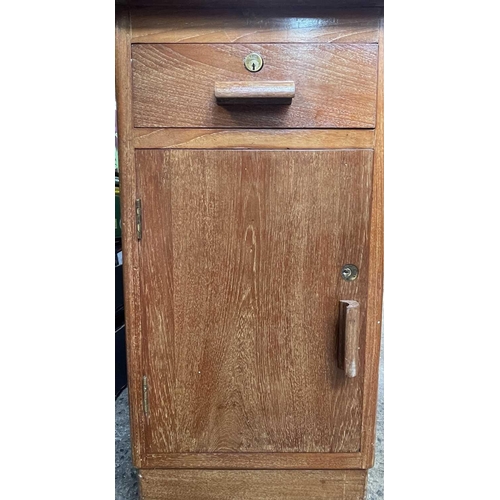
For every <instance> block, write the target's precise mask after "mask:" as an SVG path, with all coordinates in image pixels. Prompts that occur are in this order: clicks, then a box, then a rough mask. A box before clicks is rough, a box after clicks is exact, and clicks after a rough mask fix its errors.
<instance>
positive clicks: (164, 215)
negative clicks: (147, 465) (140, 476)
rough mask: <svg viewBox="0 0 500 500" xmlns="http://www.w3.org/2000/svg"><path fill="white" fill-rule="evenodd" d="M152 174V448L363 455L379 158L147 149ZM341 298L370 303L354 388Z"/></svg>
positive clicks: (146, 223)
mask: <svg viewBox="0 0 500 500" xmlns="http://www.w3.org/2000/svg"><path fill="white" fill-rule="evenodd" d="M136 169H137V181H138V193H139V197H140V198H141V200H142V239H141V240H140V242H139V247H140V250H139V254H140V269H139V272H140V276H141V304H142V320H141V322H142V336H143V365H144V375H145V377H146V380H147V401H148V403H147V416H146V424H145V444H146V452H147V453H149V454H156V455H158V454H169V453H209V452H222V453H223V452H238V453H245V452H252V453H253V452H274V453H276V452H281V453H295V452H297V453H298V452H316V453H318V452H319V453H337V452H338V453H340V452H345V453H348V452H358V451H359V450H360V438H361V415H362V381H363V361H364V348H363V345H364V338H365V333H364V332H365V316H366V314H365V313H366V301H367V284H368V283H367V275H368V269H367V266H368V231H369V216H370V197H371V182H372V150H326V151H325V150H322V151H295V150H283V151H281V150H279V151H277V150H274V151H255V150H253V151H248V150H246V151H242V150H137V151H136ZM344 264H354V265H356V266H357V267H358V268H359V277H358V278H357V279H356V280H354V281H346V280H344V279H343V278H342V276H341V270H342V267H343V265H344ZM340 300H355V301H357V302H359V304H360V310H361V312H360V318H361V334H360V346H361V349H360V360H361V366H360V369H359V370H358V374H357V376H356V377H354V378H347V377H346V375H345V372H343V371H342V370H340V369H339V368H338V367H337V335H338V327H339V325H338V319H339V301H340Z"/></svg>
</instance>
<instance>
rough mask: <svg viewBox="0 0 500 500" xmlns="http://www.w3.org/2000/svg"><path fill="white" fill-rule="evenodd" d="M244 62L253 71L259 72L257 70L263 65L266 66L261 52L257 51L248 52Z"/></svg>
mask: <svg viewBox="0 0 500 500" xmlns="http://www.w3.org/2000/svg"><path fill="white" fill-rule="evenodd" d="M243 62H244V64H245V68H246V69H247V70H248V71H251V72H252V73H257V71H260V70H261V69H262V66H264V60H263V59H262V57H261V56H260V54H257V53H256V52H252V53H251V54H248V55H247V56H246V57H245V59H244V61H243Z"/></svg>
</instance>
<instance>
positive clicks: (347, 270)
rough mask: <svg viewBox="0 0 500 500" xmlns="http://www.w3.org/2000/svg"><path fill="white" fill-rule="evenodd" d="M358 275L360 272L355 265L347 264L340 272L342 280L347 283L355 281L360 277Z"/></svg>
mask: <svg viewBox="0 0 500 500" xmlns="http://www.w3.org/2000/svg"><path fill="white" fill-rule="evenodd" d="M358 274H359V270H358V268H357V267H356V266H355V265H354V264H346V265H345V266H344V267H343V268H342V271H341V272H340V275H341V276H342V279H344V280H345V281H354V280H355V279H356V278H357V277H358Z"/></svg>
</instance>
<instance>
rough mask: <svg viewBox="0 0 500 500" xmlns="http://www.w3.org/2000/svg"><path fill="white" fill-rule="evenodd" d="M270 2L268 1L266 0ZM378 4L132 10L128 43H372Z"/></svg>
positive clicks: (375, 32)
mask: <svg viewBox="0 0 500 500" xmlns="http://www.w3.org/2000/svg"><path fill="white" fill-rule="evenodd" d="M268 4H269V2H268ZM378 15H379V11H378V10H375V11H374V10H373V9H363V10H332V9H331V8H324V7H323V8H320V9H318V8H314V7H312V8H309V9H307V10H305V11H304V10H300V9H299V10H298V9H296V8H295V9H293V8H291V7H290V3H289V4H288V7H286V8H283V7H281V8H280V9H279V11H278V12H273V10H272V9H271V10H269V6H268V8H267V9H266V11H264V12H263V11H255V10H254V11H252V10H249V9H248V5H245V6H243V5H242V6H240V7H239V8H238V7H236V8H234V7H233V8H231V9H230V8H225V9H221V8H220V6H219V7H217V8H214V9H207V8H205V9H192V8H189V7H186V6H185V7H183V8H177V9H176V8H156V9H136V10H133V11H132V16H131V17H132V43H270V42H280V43H289V42H337V43H353V42H356V43H376V42H377V40H378Z"/></svg>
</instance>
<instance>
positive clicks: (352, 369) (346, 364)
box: [337, 300, 361, 378]
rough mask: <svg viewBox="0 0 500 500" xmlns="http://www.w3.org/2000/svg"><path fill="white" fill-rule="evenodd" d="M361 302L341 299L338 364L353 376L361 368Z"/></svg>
mask: <svg viewBox="0 0 500 500" xmlns="http://www.w3.org/2000/svg"><path fill="white" fill-rule="evenodd" d="M360 327H361V321H360V314H359V302H356V301H355V300H341V301H340V313H339V336H338V349H337V352H338V364H339V368H340V369H342V370H344V371H345V375H346V377H349V378H353V377H355V376H356V375H357V373H358V369H359V331H360Z"/></svg>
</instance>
